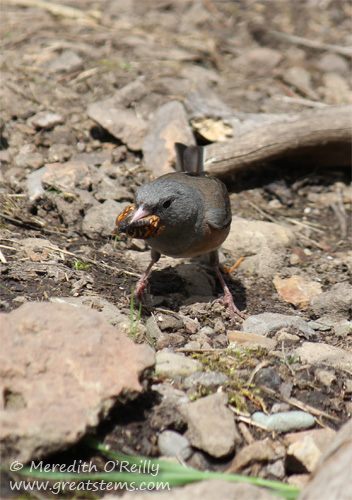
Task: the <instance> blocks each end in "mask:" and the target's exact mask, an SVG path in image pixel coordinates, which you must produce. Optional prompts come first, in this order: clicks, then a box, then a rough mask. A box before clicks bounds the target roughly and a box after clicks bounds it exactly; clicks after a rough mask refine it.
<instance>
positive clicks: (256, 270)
mask: <svg viewBox="0 0 352 500" xmlns="http://www.w3.org/2000/svg"><path fill="white" fill-rule="evenodd" d="M295 239H296V238H295V235H294V233H293V231H291V229H289V228H288V227H286V226H282V225H281V224H274V223H273V222H262V221H248V220H245V219H241V218H240V217H233V219H232V224H231V230H230V234H229V235H228V237H227V239H226V240H225V242H224V243H223V245H222V249H223V250H225V251H226V252H228V253H230V254H231V255H232V256H233V258H234V259H238V258H239V257H241V256H245V259H244V261H243V262H242V263H241V269H243V270H244V271H247V272H248V273H250V274H255V275H258V276H261V277H264V278H271V277H272V276H274V275H275V274H276V273H277V269H278V267H279V266H280V264H281V262H282V259H283V255H284V250H285V249H286V248H287V247H290V246H292V245H293V244H294V242H295Z"/></svg>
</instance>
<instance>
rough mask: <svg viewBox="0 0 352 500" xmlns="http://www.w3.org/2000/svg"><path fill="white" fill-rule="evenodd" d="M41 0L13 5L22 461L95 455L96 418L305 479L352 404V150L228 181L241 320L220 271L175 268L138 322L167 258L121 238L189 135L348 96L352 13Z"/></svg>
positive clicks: (162, 441)
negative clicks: (143, 193)
mask: <svg viewBox="0 0 352 500" xmlns="http://www.w3.org/2000/svg"><path fill="white" fill-rule="evenodd" d="M24 3H25V2H21V1H17V0H13V1H10V0H7V1H4V2H3V5H2V8H1V9H2V12H1V33H2V42H1V43H2V53H1V56H0V61H1V72H2V87H1V129H2V136H1V143H0V146H1V150H0V160H1V172H0V181H1V188H0V199H1V210H0V212H1V213H0V219H1V228H0V235H1V242H0V260H1V264H0V265H1V267H0V270H1V284H0V290H1V302H0V305H1V311H2V313H3V314H2V315H1V317H2V322H3V325H4V326H5V327H4V341H5V343H4V346H5V347H6V349H2V356H3V357H4V359H3V363H2V366H3V367H5V368H4V369H3V382H2V384H3V399H4V403H3V408H2V410H1V413H2V417H3V422H5V424H4V427H3V429H4V430H3V431H2V436H1V438H2V444H3V451H4V452H5V455H4V456H5V462H6V463H10V462H11V460H15V459H16V460H20V461H23V462H28V461H30V460H31V459H38V458H42V457H47V456H48V454H52V453H54V452H55V453H57V452H62V451H64V450H67V449H68V450H69V451H68V455H67V454H63V455H58V456H54V459H53V460H61V461H62V462H65V461H68V460H70V461H72V460H74V459H78V458H81V457H82V456H83V455H82V453H84V454H86V453H87V451H86V450H83V451H82V449H81V448H80V447H78V448H70V447H71V446H72V445H73V444H75V443H76V442H77V441H78V440H79V439H80V438H81V437H82V436H84V435H85V434H86V432H88V431H92V432H93V431H94V429H96V427H97V426H98V425H99V427H98V435H99V437H100V439H101V440H104V441H105V443H107V444H109V445H110V446H111V447H112V449H115V450H117V451H120V452H123V453H128V454H138V455H143V456H147V457H156V456H178V457H179V459H181V460H182V461H183V462H185V463H186V464H187V465H188V466H190V467H195V468H197V469H200V470H207V469H209V470H216V471H226V470H227V471H230V472H235V473H241V474H245V475H251V476H258V477H262V478H267V479H275V480H280V481H285V482H287V483H289V484H295V485H298V486H299V487H303V486H304V485H305V484H306V483H307V481H308V480H309V479H310V475H311V473H312V472H313V471H315V470H316V467H317V464H318V461H319V458H320V456H321V454H322V453H323V452H324V450H325V449H326V447H327V446H328V445H329V444H331V442H332V440H333V438H334V436H335V434H336V432H337V431H338V430H339V429H340V428H341V427H342V426H343V424H344V423H345V422H347V421H348V419H350V416H351V412H352V403H351V394H352V383H351V380H352V378H351V375H352V353H351V340H352V337H351V326H352V322H351V312H352V286H351V284H350V274H351V270H352V251H351V208H352V186H351V184H350V168H349V166H346V161H345V157H346V148H347V149H348V145H346V144H342V143H341V142H340V143H339V142H338V141H335V143H333V144H332V148H333V152H334V154H333V156H332V160H331V159H330V160H329V162H326V161H325V160H326V158H325V159H324V158H322V155H321V154H320V155H319V154H317V151H316V149H315V150H312V151H305V152H304V154H303V156H302V155H301V157H300V159H299V161H298V160H297V161H296V160H293V159H292V155H290V151H289V150H288V151H286V153H285V155H284V156H281V157H280V158H278V159H276V160H275V161H265V162H264V161H263V162H260V163H259V164H258V162H257V163H256V164H253V165H251V166H249V167H248V168H247V167H246V168H245V169H242V170H241V171H239V170H238V171H236V172H232V173H230V174H228V175H226V176H223V177H222V178H223V181H224V182H225V183H226V185H227V187H228V189H229V192H230V198H231V205H232V211H233V216H234V218H233V222H232V228H231V233H230V235H229V237H228V239H227V240H226V242H225V243H224V245H223V247H222V253H221V263H222V265H223V266H231V265H233V264H234V263H235V262H237V261H238V259H241V260H240V261H239V265H238V266H237V268H236V269H235V270H234V271H233V272H232V274H231V275H230V274H227V275H226V280H227V283H228V284H229V287H230V289H231V291H232V293H233V295H234V297H235V301H236V303H237V305H238V306H239V307H240V309H245V311H246V313H247V315H248V316H247V319H245V320H244V321H243V320H241V319H240V318H238V319H237V320H236V321H235V323H231V321H230V319H229V317H228V314H227V311H226V309H225V308H224V307H223V306H222V305H221V304H220V303H219V302H214V300H215V299H216V298H217V297H219V296H220V295H221V288H220V285H219V283H218V282H217V279H216V275H215V273H214V272H213V271H212V270H211V269H209V268H208V267H207V263H206V261H203V260H198V261H192V262H189V261H175V260H173V259H171V258H168V257H162V258H161V260H160V261H159V263H158V264H157V265H156V266H155V270H154V272H153V273H152V275H151V279H150V290H149V304H150V305H149V306H148V307H143V308H142V309H141V311H140V313H139V311H138V309H136V310H135V312H134V314H133V315H132V316H131V308H130V297H131V289H132V287H133V285H134V284H135V282H136V280H137V279H138V277H139V276H140V274H141V272H142V271H143V270H144V269H145V267H146V265H147V263H148V261H149V252H148V249H147V248H146V245H145V244H144V242H143V241H142V240H128V239H127V238H125V237H124V236H119V237H114V236H112V235H111V232H112V230H113V229H114V225H115V219H116V216H117V215H118V213H119V212H120V211H121V210H122V209H123V208H125V207H126V206H127V205H128V204H129V203H131V202H132V201H133V199H134V193H135V191H136V189H138V187H139V186H141V185H142V184H144V183H145V182H147V181H148V180H150V179H152V178H154V177H156V176H158V175H160V174H161V173H164V172H166V171H168V170H169V169H170V168H171V166H170V165H171V163H172V161H173V159H174V158H173V155H174V153H173V143H174V142H176V141H180V142H186V143H190V144H191V143H198V144H201V145H204V146H206V149H207V151H208V153H210V152H211V151H212V150H211V147H212V146H211V144H212V143H216V144H221V141H229V140H233V139H234V140H236V142H237V141H238V142H239V143H241V141H245V138H246V137H247V135H246V134H247V133H248V132H251V131H253V130H259V134H260V130H264V129H266V128H267V127H270V125H271V124H273V123H279V122H280V120H283V121H285V122H287V120H291V119H292V120H294V119H295V117H297V116H305V115H304V113H306V112H308V113H315V112H317V113H319V112H320V111H323V110H324V109H326V108H327V107H328V106H336V105H340V106H348V104H350V103H351V102H352V92H351V87H350V84H349V80H348V77H349V73H350V66H349V65H350V57H351V51H350V50H349V46H350V45H351V31H350V20H351V6H350V4H349V2H347V1H343V0H340V1H333V0H325V1H314V0H311V1H307V2H289V3H285V4H283V2H280V1H274V0H273V1H265V2H253V1H251V0H242V1H238V2H227V1H221V2H220V1H215V0H213V1H199V2H198V1H190V0H182V1H178V2H172V1H170V2H168V1H166V2H162V1H160V2H155V1H154V2H151V1H138V0H135V1H132V0H130V1H126V0H124V1H117V0H116V1H112V0H104V1H100V2H93V1H84V2H83V1H79V0H78V1H71V2H70V6H71V7H73V9H72V10H69V9H68V10H67V9H64V8H63V6H62V5H60V4H53V3H52V2H47V3H46V2H44V3H42V4H40V5H39V3H36V2H35V1H33V2H29V4H30V5H29V6H28V5H27V6H24V5H22V4H24ZM55 6H56V7H55ZM53 9H56V10H55V11H53ZM292 35H294V36H292ZM295 37H296V38H295ZM297 37H299V38H297ZM311 42H313V43H311ZM302 113H303V114H302ZM259 137H260V135H259ZM224 144H226V142H224ZM259 146H260V143H259V145H258V147H259ZM324 151H325V150H324ZM208 157H209V154H208ZM206 167H207V169H208V170H210V171H211V161H209V162H208V163H207V164H206ZM72 305H74V306H76V307H75V308H73V307H72ZM97 311H98V312H97ZM71 325H72V328H71ZM24 332H25V333H26V334H28V335H24ZM98 332H99V333H98ZM121 332H123V333H124V334H126V335H127V336H129V337H130V340H129V341H128V339H125V340H126V343H124V342H125V341H123V342H122V341H121V335H120V334H121ZM34 333H36V335H34ZM123 338H125V337H123ZM121 342H122V343H121ZM136 344H139V345H136ZM18 346H21V348H19V347H18ZM111 353H114V355H113V356H111ZM154 353H156V365H155V369H153V365H154ZM87 359H88V362H87ZM125 360H127V361H128V362H126V363H125ZM124 363H125V364H124ZM116 366H120V368H121V372H116V371H115V369H116ZM126 371H127V373H128V375H127V376H126V379H125V378H124V377H125V375H126ZM138 377H141V383H139V382H138ZM117 379H118V380H117ZM96 381H98V382H99V384H101V385H100V386H99V388H98V389H97V387H96V386H95V382H96ZM53 394H54V395H59V396H60V397H59V398H58V400H59V402H58V401H56V398H55V397H54V398H53ZM116 403H117V404H116ZM48 408H49V410H48ZM14 412H17V413H14ZM14 415H15V416H16V418H14ZM68 422H70V425H69V426H68V425H67V423H68ZM91 459H92V460H94V461H95V463H98V464H100V466H101V458H100V457H97V456H95V455H93V456H92V457H91ZM48 460H49V463H51V462H50V460H51V458H49V459H48ZM55 463H57V462H55ZM3 488H4V490H3V493H2V496H3V497H5V496H13V493H11V492H10V491H9V489H8V484H7V483H6V481H5V482H4V485H3ZM187 488H190V487H187ZM214 488H215V490H216V491H217V490H218V488H219V486H218V485H217V484H216V485H215V486H214ZM225 488H226V487H225ZM200 491H201V490H199V492H198V493H192V490H190V493H189V494H190V495H193V497H194V495H198V494H199V495H202V496H204V493H201V492H200ZM237 493H238V492H237ZM33 494H34V496H35V495H36V494H35V493H33ZM209 494H210V493H209ZM241 494H242V497H243V498H251V495H252V494H254V493H253V491H251V490H248V492H247V493H245V492H242V493H241ZM257 494H258V493H257ZM224 495H226V494H225V493H224ZM245 495H247V496H245ZM168 498H169V497H168ZM170 498H172V497H171V496H170ZM185 498H186V493H185ZM258 498H259V497H258ZM263 498H264V497H263ZM265 498H269V497H265ZM302 498H303V497H302ZM306 498H309V497H308V496H307V497H306Z"/></svg>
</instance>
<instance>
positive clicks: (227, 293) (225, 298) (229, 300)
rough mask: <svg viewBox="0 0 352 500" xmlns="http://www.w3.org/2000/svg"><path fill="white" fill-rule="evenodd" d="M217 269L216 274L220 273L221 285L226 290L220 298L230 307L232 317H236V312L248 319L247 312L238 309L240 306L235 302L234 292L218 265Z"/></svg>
mask: <svg viewBox="0 0 352 500" xmlns="http://www.w3.org/2000/svg"><path fill="white" fill-rule="evenodd" d="M215 271H216V274H217V275H218V278H219V280H220V283H221V286H222V287H223V289H224V292H225V294H224V296H223V297H220V299H219V300H220V302H222V303H223V304H224V305H227V307H228V309H229V315H230V318H231V319H234V317H235V314H237V316H239V317H240V318H242V319H246V318H247V316H246V314H245V313H244V312H241V311H240V310H239V309H238V307H237V306H236V304H235V303H234V301H233V297H232V293H231V292H230V290H229V287H228V286H227V285H226V283H225V280H224V277H223V275H222V274H221V271H220V269H219V266H218V265H216V266H215Z"/></svg>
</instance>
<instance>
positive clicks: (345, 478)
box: [297, 419, 352, 500]
mask: <svg viewBox="0 0 352 500" xmlns="http://www.w3.org/2000/svg"><path fill="white" fill-rule="evenodd" d="M351 436H352V419H350V420H349V421H348V422H347V423H346V424H345V425H344V426H343V427H341V429H340V430H339V432H338V433H337V434H336V436H335V438H334V439H333V441H332V442H331V443H330V445H329V446H328V447H327V449H326V450H325V451H324V452H323V454H322V455H321V457H320V459H319V462H318V465H317V467H316V469H315V471H314V475H311V476H310V482H309V483H308V484H307V486H305V487H304V489H303V491H301V493H300V494H299V496H298V498H297V500H313V499H317V500H318V499H325V498H326V499H329V500H350V498H351V488H350V484H351V468H350V467H348V466H347V464H350V463H351V456H352V438H351Z"/></svg>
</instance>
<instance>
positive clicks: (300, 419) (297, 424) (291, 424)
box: [252, 411, 315, 432]
mask: <svg viewBox="0 0 352 500" xmlns="http://www.w3.org/2000/svg"><path fill="white" fill-rule="evenodd" d="M252 420H254V422H257V423H258V424H261V425H265V427H267V428H268V429H269V430H271V431H277V432H289V431H294V430H302V429H309V428H310V427H313V425H315V420H314V417H313V415H311V414H310V413H305V412H304V411H287V412H284V413H275V414H274V415H265V413H263V412H261V411H258V412H256V413H253V415H252Z"/></svg>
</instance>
